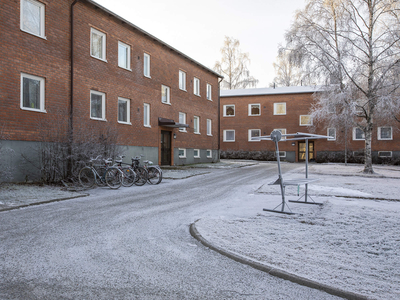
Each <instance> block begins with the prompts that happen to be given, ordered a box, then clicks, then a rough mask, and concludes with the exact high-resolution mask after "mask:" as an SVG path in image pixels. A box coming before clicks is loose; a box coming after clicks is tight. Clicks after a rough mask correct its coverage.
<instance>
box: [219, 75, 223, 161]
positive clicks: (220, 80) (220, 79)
mask: <svg viewBox="0 0 400 300" xmlns="http://www.w3.org/2000/svg"><path fill="white" fill-rule="evenodd" d="M222 80H224V78H219V79H218V161H219V160H220V159H221V158H220V157H221V99H220V98H221V82H222Z"/></svg>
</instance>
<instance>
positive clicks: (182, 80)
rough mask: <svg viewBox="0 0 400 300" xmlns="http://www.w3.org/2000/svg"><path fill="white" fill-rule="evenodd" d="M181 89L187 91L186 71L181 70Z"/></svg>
mask: <svg viewBox="0 0 400 300" xmlns="http://www.w3.org/2000/svg"><path fill="white" fill-rule="evenodd" d="M179 89H181V90H182V91H185V92H186V72H184V71H182V70H179Z"/></svg>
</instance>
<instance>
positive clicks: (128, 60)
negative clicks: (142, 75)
mask: <svg viewBox="0 0 400 300" xmlns="http://www.w3.org/2000/svg"><path fill="white" fill-rule="evenodd" d="M120 47H124V48H125V49H126V66H122V65H121V64H120V55H121V53H120V52H119V49H120ZM118 67H120V68H123V69H125V70H129V71H132V70H131V46H129V45H128V44H125V43H123V42H121V41H118Z"/></svg>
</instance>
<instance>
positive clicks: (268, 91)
mask: <svg viewBox="0 0 400 300" xmlns="http://www.w3.org/2000/svg"><path fill="white" fill-rule="evenodd" d="M320 88H321V86H320V85H316V86H285V87H277V88H259V89H238V90H221V92H220V96H221V97H240V96H258V95H280V94H304V93H315V92H316V91H318V90H319V89H320Z"/></svg>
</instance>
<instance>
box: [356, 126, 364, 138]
mask: <svg viewBox="0 0 400 300" xmlns="http://www.w3.org/2000/svg"><path fill="white" fill-rule="evenodd" d="M353 140H355V141H357V140H365V133H364V131H363V130H362V129H361V128H358V127H354V128H353Z"/></svg>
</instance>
